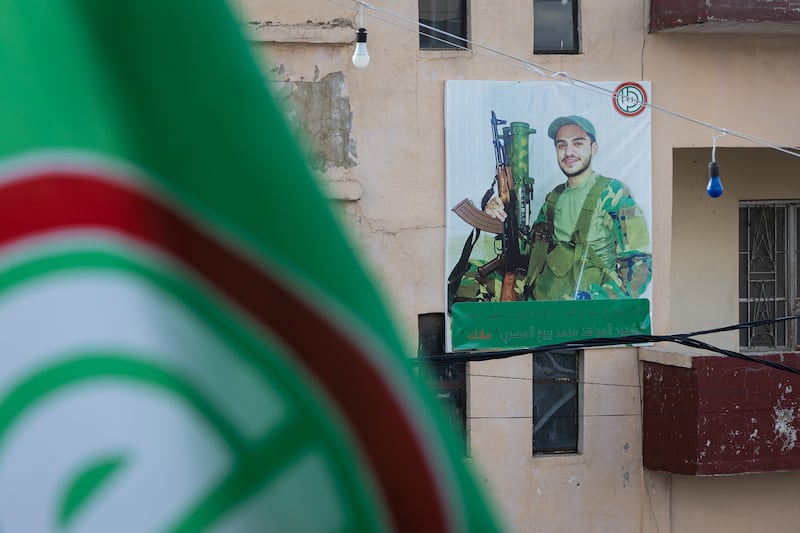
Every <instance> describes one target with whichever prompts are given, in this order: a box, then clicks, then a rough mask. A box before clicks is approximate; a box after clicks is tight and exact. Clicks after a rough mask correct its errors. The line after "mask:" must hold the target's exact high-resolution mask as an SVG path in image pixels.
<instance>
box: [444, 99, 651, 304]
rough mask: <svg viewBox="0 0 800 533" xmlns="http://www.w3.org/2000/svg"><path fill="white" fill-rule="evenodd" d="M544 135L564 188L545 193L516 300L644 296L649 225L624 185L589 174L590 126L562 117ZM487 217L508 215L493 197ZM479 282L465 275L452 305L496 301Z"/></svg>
mask: <svg viewBox="0 0 800 533" xmlns="http://www.w3.org/2000/svg"><path fill="white" fill-rule="evenodd" d="M547 133H548V136H549V137H550V138H551V139H552V140H553V142H554V145H555V150H556V157H557V162H558V165H559V167H560V169H561V171H562V172H563V173H564V175H565V176H566V178H567V181H566V182H565V183H561V184H559V185H557V186H556V187H555V188H554V189H553V190H552V191H550V192H549V193H548V194H547V196H546V198H545V201H544V203H543V204H542V207H541V209H540V211H539V216H538V217H537V219H536V221H535V222H534V225H533V231H532V235H531V236H530V240H531V242H532V243H533V245H532V250H531V252H530V260H529V264H528V269H527V273H526V274H525V275H524V277H523V276H518V278H519V279H518V280H517V283H516V284H515V291H516V292H517V293H518V299H533V300H589V299H608V298H636V297H639V296H641V295H642V293H643V292H644V291H645V289H646V288H647V285H648V284H649V282H650V279H651V277H652V258H651V254H650V237H649V232H648V228H647V221H646V219H645V217H644V215H643V213H642V210H641V209H640V208H639V206H638V205H637V203H636V202H635V201H634V199H633V197H632V196H631V194H630V192H629V190H628V188H627V187H626V186H625V185H624V184H623V183H622V182H620V181H618V180H615V179H611V178H607V177H605V176H601V175H600V174H598V173H597V172H595V171H594V169H593V168H592V157H593V156H594V155H595V154H596V153H597V150H598V144H597V133H596V130H595V127H594V125H593V124H592V123H591V122H590V121H589V120H588V119H586V118H584V117H582V116H578V115H569V116H562V117H558V118H556V119H555V120H553V121H552V123H551V124H550V126H549V127H548V130H547ZM484 212H485V213H486V214H487V215H489V216H491V217H493V218H496V219H498V220H501V221H503V220H505V219H506V216H507V213H506V211H505V209H504V205H503V203H502V201H500V199H499V198H497V197H495V198H492V199H491V200H489V202H488V203H487V205H486V207H485V209H484ZM481 278H482V277H481V276H478V275H477V270H474V269H470V270H469V271H468V272H467V273H466V274H465V276H464V279H463V280H462V283H461V286H460V288H459V291H458V293H457V294H456V299H457V300H459V299H470V298H469V296H470V295H474V298H475V299H474V300H473V301H480V300H482V299H488V300H493V299H495V296H494V294H496V291H493V290H492V289H491V287H492V286H493V285H495V286H496V280H491V279H481ZM520 292H521V294H519V293H520ZM493 293H494V294H493ZM462 301H463V300H462Z"/></svg>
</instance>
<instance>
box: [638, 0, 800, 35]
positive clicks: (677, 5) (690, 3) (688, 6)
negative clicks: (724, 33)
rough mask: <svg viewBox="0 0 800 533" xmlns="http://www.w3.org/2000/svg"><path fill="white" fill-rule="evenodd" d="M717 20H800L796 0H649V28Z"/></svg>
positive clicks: (670, 27) (740, 21) (799, 2)
mask: <svg viewBox="0 0 800 533" xmlns="http://www.w3.org/2000/svg"><path fill="white" fill-rule="evenodd" d="M709 21H720V22H738V23H752V22H756V23H757V22H780V23H797V22H800V1H798V0H770V1H768V2H765V1H758V0H651V3H650V31H660V30H667V29H672V28H678V27H682V26H691V25H694V24H702V23H705V22H709Z"/></svg>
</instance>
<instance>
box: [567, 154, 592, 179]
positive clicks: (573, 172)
mask: <svg viewBox="0 0 800 533" xmlns="http://www.w3.org/2000/svg"><path fill="white" fill-rule="evenodd" d="M591 164H592V158H591V156H590V157H589V159H587V160H585V161H584V164H583V165H581V167H580V168H578V169H576V170H571V171H567V170H564V167H561V172H563V173H564V175H565V176H566V177H567V178H574V177H575V176H577V175H578V174H581V173H582V172H584V171H585V170H586V169H587V168H589V165H591Z"/></svg>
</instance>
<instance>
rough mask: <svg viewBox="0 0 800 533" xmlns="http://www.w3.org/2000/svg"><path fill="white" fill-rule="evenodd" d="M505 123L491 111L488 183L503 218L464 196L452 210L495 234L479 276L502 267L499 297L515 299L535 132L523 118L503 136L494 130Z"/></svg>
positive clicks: (526, 248) (525, 249)
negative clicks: (494, 248)
mask: <svg viewBox="0 0 800 533" xmlns="http://www.w3.org/2000/svg"><path fill="white" fill-rule="evenodd" d="M502 124H506V121H505V120H501V119H498V118H497V115H496V114H495V112H494V111H492V137H493V144H494V156H495V170H496V173H495V177H494V180H493V183H492V187H494V186H495V185H496V186H497V196H498V198H500V201H502V202H503V207H504V208H505V211H506V215H507V216H506V219H505V221H503V222H501V221H499V220H497V219H495V218H492V217H490V216H489V215H487V214H486V213H484V212H483V210H482V209H478V208H477V207H475V204H473V203H472V202H471V201H470V200H468V199H464V200H462V201H461V202H459V203H458V204H456V206H455V207H453V212H454V213H456V214H457V215H458V216H459V217H461V219H462V220H464V221H465V222H467V223H468V224H470V225H471V226H473V227H474V228H477V229H478V230H483V231H487V232H491V233H494V234H496V235H497V236H496V237H495V239H496V241H498V242H499V243H500V249H499V252H498V254H497V257H495V258H494V259H493V260H491V261H490V262H488V263H486V264H485V265H483V266H481V267H479V268H478V273H479V274H480V275H481V276H486V275H488V274H491V273H492V272H494V271H495V270H497V269H502V273H503V285H502V289H501V291H500V301H501V302H508V301H514V300H516V295H515V294H514V282H515V277H516V274H520V273H522V274H524V273H525V271H526V269H527V267H528V254H529V253H530V245H529V241H528V234H529V232H530V223H531V201H532V199H533V179H532V178H530V177H529V176H528V171H529V158H530V144H529V141H528V136H529V135H531V134H533V133H536V130H535V129H533V128H531V127H530V126H529V124H528V123H527V122H512V123H511V124H510V126H509V127H505V128H503V140H502V141H501V139H500V135H499V134H498V129H497V127H498V125H502ZM491 192H492V188H490V189H489V191H487V194H486V195H484V200H483V202H481V203H482V205H481V208H484V207H486V202H488V200H489V197H491Z"/></svg>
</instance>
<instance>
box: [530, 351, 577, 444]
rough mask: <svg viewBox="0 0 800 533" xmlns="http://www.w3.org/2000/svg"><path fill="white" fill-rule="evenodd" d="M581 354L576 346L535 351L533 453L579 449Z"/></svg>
mask: <svg viewBox="0 0 800 533" xmlns="http://www.w3.org/2000/svg"><path fill="white" fill-rule="evenodd" d="M579 363H580V357H579V355H578V351H575V350H558V351H550V352H541V353H535V354H534V355H533V453H534V454H546V453H577V452H578V437H579V420H580V416H579V413H580V403H579V400H580V394H579V392H580V391H579V388H578V387H579V382H578V376H579Z"/></svg>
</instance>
